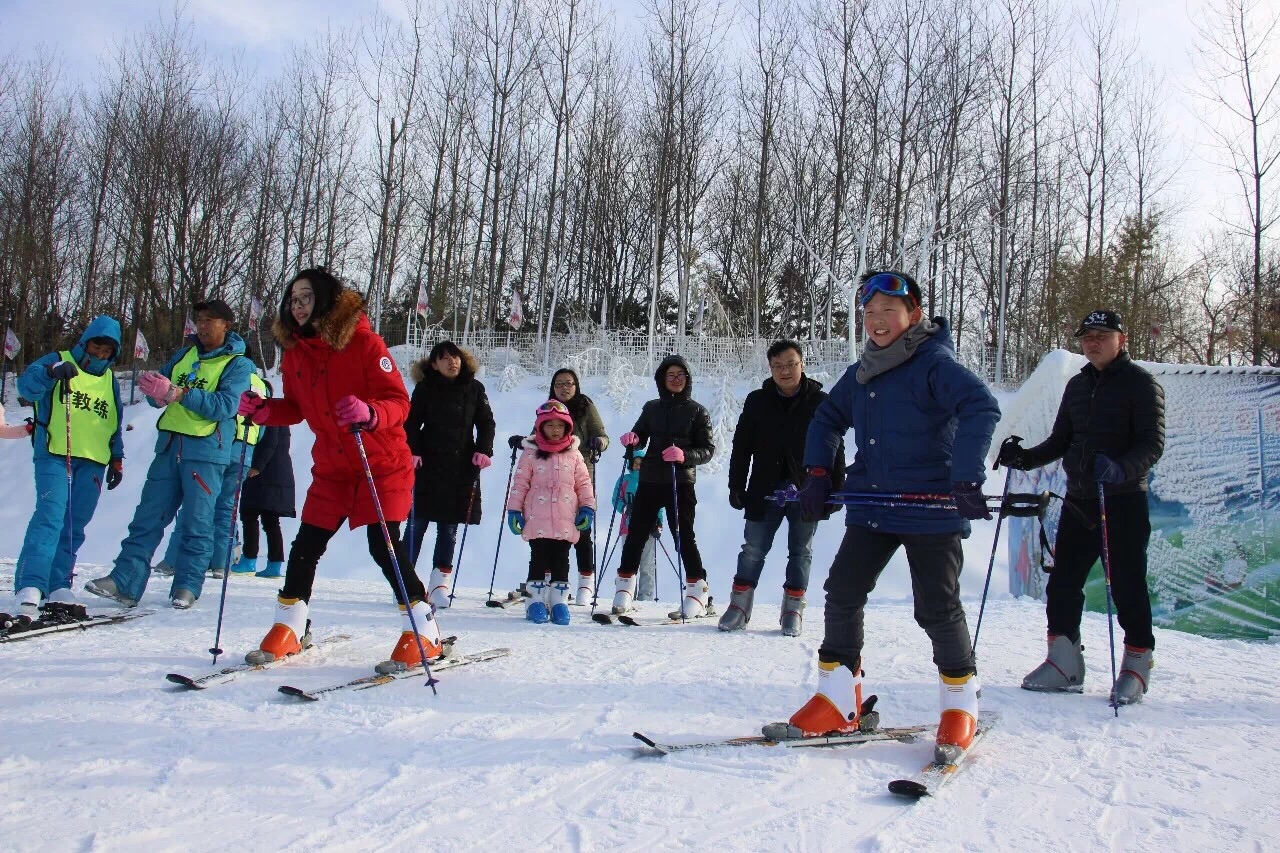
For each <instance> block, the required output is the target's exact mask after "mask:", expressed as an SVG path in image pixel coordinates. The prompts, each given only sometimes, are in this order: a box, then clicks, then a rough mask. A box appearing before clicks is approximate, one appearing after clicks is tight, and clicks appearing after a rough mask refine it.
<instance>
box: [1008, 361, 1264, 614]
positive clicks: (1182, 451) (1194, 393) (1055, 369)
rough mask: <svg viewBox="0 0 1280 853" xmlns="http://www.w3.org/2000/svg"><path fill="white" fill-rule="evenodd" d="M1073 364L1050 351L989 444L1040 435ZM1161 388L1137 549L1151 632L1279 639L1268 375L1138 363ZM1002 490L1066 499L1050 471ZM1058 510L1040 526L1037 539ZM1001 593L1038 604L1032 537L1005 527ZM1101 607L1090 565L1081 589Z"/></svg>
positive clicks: (1061, 479) (1015, 525) (1091, 604)
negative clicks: (1162, 440)
mask: <svg viewBox="0 0 1280 853" xmlns="http://www.w3.org/2000/svg"><path fill="white" fill-rule="evenodd" d="M1084 364H1085V359H1084V357H1083V356H1079V355H1073V354H1071V353H1068V352H1065V351H1062V350H1058V351H1056V352H1053V353H1050V354H1049V355H1048V356H1046V357H1045V359H1044V361H1043V362H1042V363H1041V365H1040V366H1039V368H1037V369H1036V371H1035V373H1033V374H1032V375H1031V377H1030V378H1029V379H1028V380H1027V382H1026V383H1025V384H1024V385H1023V386H1022V388H1021V390H1020V391H1019V392H1018V393H1017V394H1016V395H1015V396H1014V397H1013V398H1012V399H1011V400H1010V401H1009V402H1008V404H1007V405H1006V407H1005V414H1004V418H1003V420H1001V422H1000V426H999V427H998V430H997V433H996V438H995V442H994V443H993V445H992V446H993V447H998V446H999V443H1000V442H1001V441H1003V440H1004V438H1005V437H1007V436H1009V435H1014V434H1016V435H1020V436H1022V437H1023V438H1024V439H1025V441H1024V444H1025V445H1027V446H1030V445H1033V444H1036V443H1038V442H1040V441H1042V440H1043V439H1044V438H1045V437H1046V436H1048V434H1049V431H1050V429H1051V428H1052V426H1053V419H1054V416H1055V415H1056V414H1057V409H1058V403H1059V401H1060V400H1061V398H1062V391H1063V388H1064V387H1065V386H1066V383H1067V380H1069V379H1070V378H1071V377H1072V376H1073V375H1075V373H1076V372H1077V371H1079V369H1080V368H1081V367H1083V366H1084ZM1143 367H1145V368H1146V369H1148V370H1150V371H1151V372H1152V373H1153V374H1155V376H1156V378H1157V379H1158V380H1159V382H1160V384H1161V385H1162V386H1163V387H1164V391H1165V428H1166V444H1165V451H1164V457H1163V458H1162V459H1161V460H1160V462H1159V464H1157V465H1156V467H1155V470H1154V471H1153V472H1152V476H1151V482H1150V487H1151V492H1150V500H1151V527H1152V532H1151V544H1150V548H1149V552H1148V572H1149V585H1150V587H1151V595H1152V612H1153V616H1154V617H1155V622H1156V624H1157V625H1160V626H1162V627H1166V628H1175V629H1178V630H1183V631H1190V632H1193V633H1197V634H1204V635H1207V636H1217V637H1242V638H1258V639H1266V638H1275V637H1280V534H1278V531H1277V518H1276V509H1277V503H1278V502H1280V370H1276V369H1273V368H1249V367H1240V368H1229V367H1205V366H1202V365H1174V364H1154V363H1143ZM1013 476H1014V479H1013V481H1012V482H1011V485H1010V489H1011V490H1012V491H1016V492H1017V491H1035V492H1039V491H1043V490H1045V489H1048V490H1050V491H1053V492H1055V493H1058V494H1065V492H1066V478H1065V476H1064V475H1063V473H1062V470H1061V466H1060V465H1059V464H1057V463H1055V464H1053V465H1052V466H1049V467H1048V468H1046V469H1044V470H1042V471H1033V472H1027V473H1020V472H1014V474H1013ZM1060 512H1061V507H1060V504H1059V503H1058V502H1057V501H1055V502H1054V504H1053V506H1052V507H1051V512H1050V515H1049V517H1048V518H1047V519H1046V528H1047V531H1046V532H1047V533H1048V536H1049V541H1050V542H1052V541H1053V537H1054V532H1055V531H1056V528H1057V520H1058V515H1059V514H1060ZM1009 534H1010V535H1009V539H1008V543H1009V544H1008V548H1009V591H1010V592H1011V593H1013V594H1014V595H1030V596H1033V597H1041V596H1042V595H1043V591H1044V584H1045V581H1046V577H1045V575H1044V573H1043V572H1042V571H1041V568H1040V566H1041V559H1042V557H1045V559H1048V557H1047V555H1042V553H1041V550H1042V549H1041V545H1040V537H1039V531H1038V530H1037V528H1036V524H1035V521H1034V519H1010V520H1009ZM1086 595H1087V604H1086V606H1087V607H1088V608H1089V609H1093V610H1105V607H1106V598H1105V595H1106V593H1105V589H1104V582H1103V580H1102V573H1101V568H1100V566H1099V567H1098V571H1096V572H1095V573H1094V575H1093V576H1092V579H1091V580H1090V583H1089V586H1088V587H1087V588H1086Z"/></svg>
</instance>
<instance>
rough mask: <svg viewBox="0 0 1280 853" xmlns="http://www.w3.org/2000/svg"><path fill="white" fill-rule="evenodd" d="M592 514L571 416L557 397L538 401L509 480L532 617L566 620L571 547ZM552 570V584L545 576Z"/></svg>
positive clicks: (510, 517)
mask: <svg viewBox="0 0 1280 853" xmlns="http://www.w3.org/2000/svg"><path fill="white" fill-rule="evenodd" d="M595 514H596V501H595V495H594V494H593V492H592V490H591V475H590V474H589V473H588V472H587V463H586V462H585V461H584V460H583V458H582V454H581V453H579V452H578V439H577V438H576V437H575V436H574V435H573V418H572V417H571V416H570V414H569V409H568V407H567V406H565V404H564V403H561V402H560V401H559V400H548V401H547V402H545V403H543V404H542V405H541V406H539V407H538V414H537V418H536V419H535V421H534V424H533V435H531V436H529V437H528V438H526V439H525V440H524V453H522V454H521V456H520V463H519V464H518V465H517V466H516V473H515V477H514V478H513V479H512V481H511V495H510V497H509V498H508V499H507V526H508V527H510V528H511V532H512V533H515V534H517V535H518V536H521V537H522V538H523V539H524V541H526V542H528V543H529V580H528V582H527V583H528V587H527V588H528V590H529V593H530V596H531V597H530V599H529V603H528V605H527V606H526V609H525V618H526V619H528V620H529V621H530V622H538V623H543V622H546V621H547V617H548V608H549V609H550V618H551V621H552V622H554V623H555V624H557V625H568V624H569V548H570V547H571V546H572V545H573V544H574V543H575V542H577V541H578V536H579V533H580V531H583V530H589V529H590V528H591V521H592V519H593V518H594V517H595ZM548 572H549V573H550V574H551V585H550V589H548V587H547V583H546V581H545V580H544V578H545V576H546V574H547V573H548Z"/></svg>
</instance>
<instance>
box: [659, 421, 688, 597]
mask: <svg viewBox="0 0 1280 853" xmlns="http://www.w3.org/2000/svg"><path fill="white" fill-rule="evenodd" d="M671 446H672V447H675V445H674V444H673V445H671ZM671 515H672V521H674V524H672V525H671V535H672V538H674V539H675V540H676V563H677V564H678V567H677V569H676V576H677V577H678V578H679V579H680V621H681V622H683V621H684V600H685V591H686V590H687V589H688V584H686V583H685V582H684V551H682V550H681V548H680V484H679V483H678V482H676V463H674V462H672V463H671ZM663 550H666V549H665V548H664V549H663Z"/></svg>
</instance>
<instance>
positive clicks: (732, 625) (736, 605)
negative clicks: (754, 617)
mask: <svg viewBox="0 0 1280 853" xmlns="http://www.w3.org/2000/svg"><path fill="white" fill-rule="evenodd" d="M755 599H756V590H755V587H752V586H747V585H746V584H737V583H735V584H734V585H733V591H732V592H731V593H730V594H729V608H728V609H727V610H725V612H724V615H723V616H721V617H720V624H719V626H718V627H719V628H720V630H721V631H739V630H741V629H743V628H745V627H747V623H748V622H750V621H751V606H752V604H754V603H755Z"/></svg>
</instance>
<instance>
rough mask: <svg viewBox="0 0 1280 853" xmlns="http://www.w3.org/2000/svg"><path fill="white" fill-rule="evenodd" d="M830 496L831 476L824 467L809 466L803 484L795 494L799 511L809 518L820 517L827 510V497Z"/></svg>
mask: <svg viewBox="0 0 1280 853" xmlns="http://www.w3.org/2000/svg"><path fill="white" fill-rule="evenodd" d="M830 496H831V478H830V477H828V476H827V470H826V469H825V468H810V469H809V476H808V477H806V478H805V480H804V486H802V487H801V488H800V491H799V493H798V494H797V495H796V503H798V504H800V511H801V512H802V513H804V514H805V515H807V516H809V517H810V518H822V516H823V515H824V514H825V513H826V511H827V498H829V497H830Z"/></svg>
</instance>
